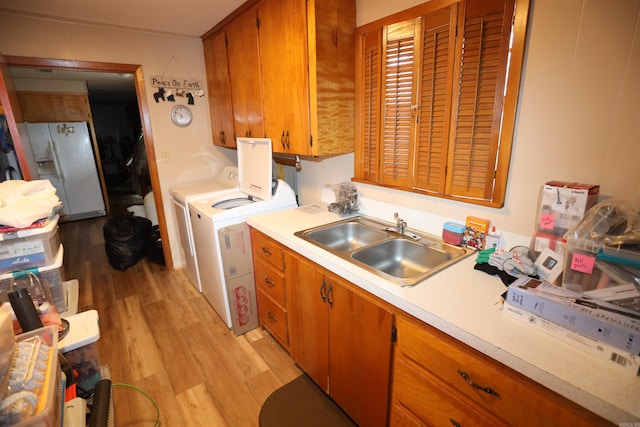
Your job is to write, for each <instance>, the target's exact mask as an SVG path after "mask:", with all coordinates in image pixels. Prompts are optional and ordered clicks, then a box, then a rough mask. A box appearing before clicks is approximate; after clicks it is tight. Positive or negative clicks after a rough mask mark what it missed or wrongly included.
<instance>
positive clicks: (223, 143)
mask: <svg viewBox="0 0 640 427" xmlns="http://www.w3.org/2000/svg"><path fill="white" fill-rule="evenodd" d="M224 139H225V138H224V131H223V130H221V131H220V143H221V144H222V145H227V143H226V142H225V140H224Z"/></svg>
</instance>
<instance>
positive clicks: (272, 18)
mask: <svg viewBox="0 0 640 427" xmlns="http://www.w3.org/2000/svg"><path fill="white" fill-rule="evenodd" d="M258 15H259V17H260V30H259V32H260V36H259V38H260V65H261V67H262V68H261V72H262V90H263V94H264V98H263V107H264V111H263V112H264V127H265V134H266V136H267V137H268V138H271V139H272V140H273V151H274V152H280V153H295V154H311V153H310V151H309V119H308V117H309V102H308V99H309V97H308V96H309V95H308V94H309V90H308V71H307V70H308V66H307V26H306V22H307V19H306V18H307V17H306V1H305V0H265V1H262V2H260V3H259V5H258Z"/></svg>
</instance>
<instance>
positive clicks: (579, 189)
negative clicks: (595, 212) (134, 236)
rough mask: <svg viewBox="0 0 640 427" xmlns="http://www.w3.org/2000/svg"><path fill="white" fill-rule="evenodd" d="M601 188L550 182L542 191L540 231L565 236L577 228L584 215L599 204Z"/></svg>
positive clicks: (539, 217)
mask: <svg viewBox="0 0 640 427" xmlns="http://www.w3.org/2000/svg"><path fill="white" fill-rule="evenodd" d="M599 194H600V186H599V185H592V184H579V183H575V182H564V181H549V182H547V183H546V184H545V185H544V187H543V189H542V199H541V201H540V211H539V214H538V224H537V229H538V231H542V232H547V233H550V234H554V235H556V236H563V235H564V234H565V233H566V232H567V231H568V230H571V229H572V228H574V227H575V226H577V225H578V224H579V223H580V221H581V220H582V218H583V217H584V214H585V213H587V211H588V210H589V209H590V208H591V207H593V206H594V205H595V204H596V203H598V196H599Z"/></svg>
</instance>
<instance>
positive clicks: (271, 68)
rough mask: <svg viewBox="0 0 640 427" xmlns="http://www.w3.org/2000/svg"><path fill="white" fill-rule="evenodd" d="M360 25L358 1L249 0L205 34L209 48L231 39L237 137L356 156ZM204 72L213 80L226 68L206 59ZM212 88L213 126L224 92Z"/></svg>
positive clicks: (295, 150)
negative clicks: (221, 38) (357, 32)
mask: <svg viewBox="0 0 640 427" xmlns="http://www.w3.org/2000/svg"><path fill="white" fill-rule="evenodd" d="M355 26H356V3H355V0H323V1H316V0H259V1H256V0H248V1H247V2H246V3H245V4H244V5H242V6H241V7H240V8H238V10H237V11H236V12H234V13H233V14H231V15H230V16H229V17H227V18H226V19H225V20H224V21H223V22H222V23H221V24H220V26H219V27H215V28H213V29H212V30H211V31H210V32H209V33H207V34H205V35H204V36H203V39H204V48H205V50H206V51H209V50H213V49H214V48H213V46H214V44H215V43H214V41H212V40H209V39H211V38H213V37H214V36H215V35H216V34H218V33H220V32H224V33H225V34H226V43H227V45H226V52H227V60H228V76H229V81H230V85H229V86H230V90H231V105H232V111H233V116H234V129H235V134H236V136H246V135H250V136H253V137H262V136H266V137H268V138H271V140H272V143H273V151H274V152H275V153H286V154H298V155H303V156H314V157H315V156H318V157H320V156H328V155H337V154H344V153H350V152H352V151H353V144H354V137H355V133H354V130H353V123H354V105H355ZM206 67H207V82H213V81H214V79H215V76H213V75H211V74H215V73H216V72H217V71H216V70H217V69H218V68H220V67H221V65H220V64H219V63H218V62H217V61H216V62H215V63H214V62H213V60H212V59H211V60H210V59H209V58H207V63H206ZM209 91H210V92H216V93H210V94H209V99H210V103H211V104H212V106H211V108H212V126H214V125H215V121H216V120H217V119H216V118H215V117H214V116H213V114H214V112H213V110H214V109H216V108H218V107H217V106H215V105H213V104H214V103H221V105H222V104H224V101H223V100H221V99H220V96H224V92H223V90H221V89H220V88H218V87H216V86H215V84H213V83H211V84H210V86H209ZM213 137H214V141H216V140H219V131H218V130H216V129H214V135H213ZM214 143H216V144H217V142H214ZM227 146H228V145H227Z"/></svg>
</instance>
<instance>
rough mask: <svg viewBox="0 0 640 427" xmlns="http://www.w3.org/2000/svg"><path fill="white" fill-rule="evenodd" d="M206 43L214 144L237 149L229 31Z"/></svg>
mask: <svg viewBox="0 0 640 427" xmlns="http://www.w3.org/2000/svg"><path fill="white" fill-rule="evenodd" d="M203 44H204V60H205V68H206V70H207V86H208V88H209V109H210V111H211V132H212V134H213V135H212V136H213V143H214V144H215V145H219V146H221V147H230V148H233V147H235V146H236V140H235V135H234V129H233V109H232V106H231V86H230V84H231V83H230V81H229V63H228V60H227V39H226V32H224V31H221V32H220V33H218V34H216V35H214V36H211V37H209V38H207V39H205V40H204V41H203Z"/></svg>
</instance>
